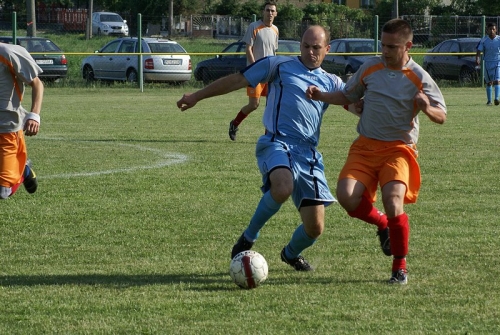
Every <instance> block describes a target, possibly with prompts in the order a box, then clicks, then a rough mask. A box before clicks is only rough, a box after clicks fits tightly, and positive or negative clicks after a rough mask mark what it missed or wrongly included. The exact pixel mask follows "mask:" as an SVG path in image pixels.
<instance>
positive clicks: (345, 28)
mask: <svg viewBox="0 0 500 335" xmlns="http://www.w3.org/2000/svg"><path fill="white" fill-rule="evenodd" d="M120 14H121V15H122V17H123V18H125V19H126V20H127V24H128V25H129V28H130V35H132V36H134V35H136V34H137V31H139V29H138V18H133V17H130V15H129V14H127V13H120ZM0 18H1V21H0V36H12V34H13V31H14V29H15V30H16V32H17V31H19V32H21V31H23V30H24V29H25V27H26V18H19V20H18V21H17V26H16V27H15V28H14V27H12V22H11V17H9V16H8V15H6V13H2V12H1V11H0ZM402 18H404V19H406V20H408V21H409V22H410V23H411V25H412V27H413V29H414V32H415V38H414V44H415V45H416V47H417V48H415V49H412V51H413V52H414V54H413V57H414V59H415V60H416V61H417V62H418V63H420V64H421V65H424V54H425V53H426V52H427V49H429V48H431V47H433V46H435V45H436V44H438V43H439V42H441V41H443V40H445V39H450V38H459V37H476V38H479V37H481V36H483V21H486V22H495V23H497V25H500V17H473V16H464V17H461V16H452V17H440V16H412V15H404V16H402ZM86 19H87V13H86V10H62V9H51V10H46V11H39V12H37V20H38V22H37V29H38V31H37V35H40V36H48V37H50V38H51V39H53V40H54V42H56V44H61V43H62V44H63V50H64V51H65V53H66V56H67V58H68V65H69V67H70V69H69V71H68V76H67V78H66V79H65V81H66V82H82V84H86V83H85V82H84V80H83V76H82V73H81V71H82V70H81V69H80V66H81V61H82V59H83V58H84V57H85V56H87V53H91V52H92V51H94V50H96V49H99V48H100V47H102V46H103V45H104V44H105V43H106V42H108V41H110V40H111V38H106V37H103V36H99V37H96V38H95V39H94V41H93V42H92V43H91V44H93V45H95V46H96V47H95V48H93V49H92V50H90V52H89V50H82V49H80V50H78V49H77V48H78V46H79V45H82V44H79V43H69V44H68V45H65V43H66V42H64V41H63V42H60V43H59V41H61V40H64V39H75V38H78V39H82V33H83V32H84V31H85V29H86ZM388 19H389V18H384V19H380V20H379V21H377V20H376V18H374V19H373V20H364V21H350V20H346V19H342V18H339V19H332V20H325V21H323V22H320V24H322V25H324V26H326V27H328V28H329V30H330V32H331V37H332V39H338V38H352V37H363V38H374V39H378V38H379V36H380V35H379V32H380V30H381V26H382V25H383V23H384V22H385V21H387V20H388ZM250 22H251V20H250V19H244V18H235V17H229V16H221V15H192V16H176V17H174V21H173V22H172V25H170V23H169V22H168V19H167V18H166V17H165V16H154V17H142V22H141V27H140V28H141V31H142V32H143V36H158V37H160V36H163V37H168V38H170V39H175V40H179V41H180V43H181V44H182V45H184V46H186V45H188V46H189V47H186V49H187V50H188V52H189V53H190V54H191V60H192V70H193V76H192V79H191V81H190V82H191V83H193V84H196V83H198V82H200V85H201V82H203V80H202V79H203V78H205V80H204V81H205V82H206V81H209V80H210V79H214V77H213V78H210V77H207V76H206V75H205V76H204V77H203V78H202V77H200V76H199V73H198V71H196V67H197V65H198V64H199V63H200V62H202V61H204V60H208V59H212V61H216V59H218V60H219V63H222V60H225V61H228V62H229V61H231V59H230V57H228V56H229V55H230V54H229V53H228V54H226V55H224V56H223V57H216V55H217V54H220V53H221V51H222V49H224V47H225V46H227V45H229V43H230V42H234V41H237V40H239V39H241V37H242V36H243V35H244V33H245V31H246V29H247V27H248V25H249V24H250ZM276 24H277V25H278V27H279V28H280V39H292V40H299V39H300V36H301V35H302V32H303V31H304V30H305V29H306V28H307V27H308V26H309V25H311V24H313V22H310V21H307V20H304V21H301V22H279V21H277V22H276ZM170 27H172V28H170ZM376 35H378V36H376ZM197 39H198V40H200V41H201V40H203V41H207V42H206V43H196V42H194V43H193V40H197ZM210 41H213V42H210ZM89 43H90V42H88V43H86V44H89ZM207 45H210V48H208V47H206V46H207ZM243 51H244V48H240V49H234V50H232V52H238V54H237V55H235V56H236V57H235V58H239V61H240V63H242V64H243V66H244V61H243V62H241V59H244V55H243V53H242V52H243ZM455 51H456V50H455ZM447 52H449V54H446V53H445V54H441V55H440V56H445V55H448V56H452V57H451V58H456V59H460V60H461V61H462V60H467V59H469V60H468V62H469V65H468V66H469V67H471V68H473V67H474V65H470V63H472V62H473V61H474V60H472V59H471V58H472V55H473V53H472V52H469V53H468V54H466V55H464V54H461V53H459V52H452V51H451V50H449V51H447ZM339 56H342V57H344V58H347V57H352V56H356V55H349V54H339ZM465 56H468V57H469V58H467V57H465ZM234 70H236V68H234ZM459 70H460V69H459ZM437 73H439V71H435V69H434V73H433V74H434V75H435V76H436V78H438V74H437ZM338 74H342V73H338ZM469 74H470V73H469ZM456 77H457V78H456V80H455V79H453V80H452V83H453V82H457V83H460V84H461V85H463V84H464V83H467V84H471V85H475V86H478V85H481V84H482V82H481V81H480V80H479V79H478V77H477V76H469V75H468V74H467V73H462V74H460V72H459V73H458V74H457V76H456ZM207 78H208V79H207Z"/></svg>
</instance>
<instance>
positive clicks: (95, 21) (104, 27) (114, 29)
mask: <svg viewBox="0 0 500 335" xmlns="http://www.w3.org/2000/svg"><path fill="white" fill-rule="evenodd" d="M92 34H93V35H117V36H128V25H127V20H124V19H123V18H122V17H121V16H120V15H119V14H116V13H110V12H95V13H92Z"/></svg>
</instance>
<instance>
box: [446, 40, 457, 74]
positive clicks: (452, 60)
mask: <svg viewBox="0 0 500 335" xmlns="http://www.w3.org/2000/svg"><path fill="white" fill-rule="evenodd" d="M448 52H450V53H453V54H455V55H448V56H446V62H445V65H444V71H445V73H444V76H445V77H446V78H454V79H455V78H458V76H459V74H460V68H461V65H460V64H459V59H458V55H457V53H458V52H460V46H459V45H458V42H456V41H453V42H451V44H450V49H449V51H448Z"/></svg>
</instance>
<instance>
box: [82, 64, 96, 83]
mask: <svg viewBox="0 0 500 335" xmlns="http://www.w3.org/2000/svg"><path fill="white" fill-rule="evenodd" d="M83 79H85V80H86V81H93V80H94V69H93V68H92V66H90V65H85V66H84V67H83Z"/></svg>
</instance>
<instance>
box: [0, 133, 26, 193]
mask: <svg viewBox="0 0 500 335" xmlns="http://www.w3.org/2000/svg"><path fill="white" fill-rule="evenodd" d="M26 159H27V154H26V144H25V142H24V133H23V131H22V130H19V131H18V132H17V133H0V167H1V170H0V186H4V187H13V186H14V185H17V184H19V183H20V182H21V176H22V175H23V172H24V167H25V165H26Z"/></svg>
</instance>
